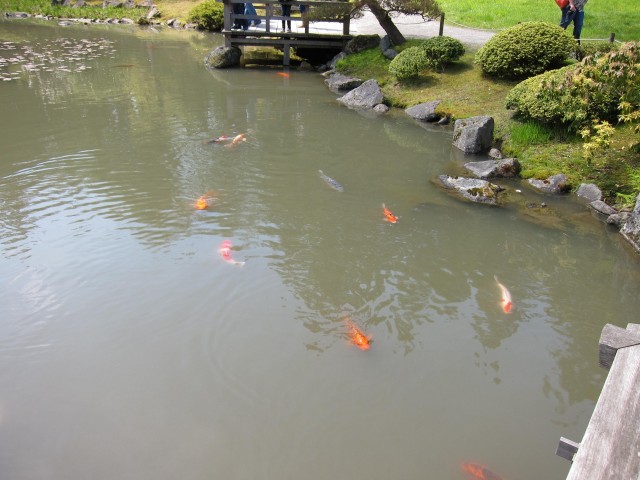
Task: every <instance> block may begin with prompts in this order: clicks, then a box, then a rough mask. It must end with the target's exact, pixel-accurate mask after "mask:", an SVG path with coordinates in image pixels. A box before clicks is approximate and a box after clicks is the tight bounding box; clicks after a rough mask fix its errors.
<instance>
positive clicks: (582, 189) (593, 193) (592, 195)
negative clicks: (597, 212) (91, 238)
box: [576, 183, 602, 202]
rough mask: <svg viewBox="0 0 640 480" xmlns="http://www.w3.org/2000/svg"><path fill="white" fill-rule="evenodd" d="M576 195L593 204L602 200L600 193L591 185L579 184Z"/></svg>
mask: <svg viewBox="0 0 640 480" xmlns="http://www.w3.org/2000/svg"><path fill="white" fill-rule="evenodd" d="M576 195H578V197H580V198H584V199H586V200H588V201H589V202H595V201H596V200H602V191H600V189H599V188H598V187H597V186H596V185H594V184H593V183H581V184H580V186H579V187H578V191H577V192H576Z"/></svg>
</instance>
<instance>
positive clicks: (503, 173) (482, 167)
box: [464, 158, 520, 178]
mask: <svg viewBox="0 0 640 480" xmlns="http://www.w3.org/2000/svg"><path fill="white" fill-rule="evenodd" d="M464 168H466V169H467V170H469V171H470V172H471V173H473V174H474V175H475V176H476V177H478V178H493V177H504V178H511V177H515V176H517V175H518V174H519V173H520V162H518V160H516V159H515V158H503V159H502V160H485V161H483V162H468V163H465V164H464Z"/></svg>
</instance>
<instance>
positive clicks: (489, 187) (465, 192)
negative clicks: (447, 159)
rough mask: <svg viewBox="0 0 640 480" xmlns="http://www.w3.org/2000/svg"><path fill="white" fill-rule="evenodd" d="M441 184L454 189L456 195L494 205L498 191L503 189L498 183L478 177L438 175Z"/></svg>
mask: <svg viewBox="0 0 640 480" xmlns="http://www.w3.org/2000/svg"><path fill="white" fill-rule="evenodd" d="M438 179H439V180H440V182H441V183H442V185H444V186H445V187H446V188H448V189H451V190H454V191H455V192H456V193H458V195H460V196H462V197H463V198H466V199H467V200H470V201H472V202H476V203H484V204H487V205H496V204H497V203H498V192H501V191H502V190H504V189H503V188H502V187H500V186H498V185H494V184H493V183H490V182H487V181H486V180H481V179H479V178H464V177H450V176H448V175H440V176H439V177H438Z"/></svg>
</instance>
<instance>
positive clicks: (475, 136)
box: [453, 115, 494, 153]
mask: <svg viewBox="0 0 640 480" xmlns="http://www.w3.org/2000/svg"><path fill="white" fill-rule="evenodd" d="M493 126H494V122H493V118H492V117H488V116H484V115H482V116H478V117H470V118H463V119H460V120H456V123H455V124H454V125H453V146H454V147H456V148H459V149H460V150H462V151H463V152H464V153H480V152H484V151H486V150H489V148H491V144H492V143H493Z"/></svg>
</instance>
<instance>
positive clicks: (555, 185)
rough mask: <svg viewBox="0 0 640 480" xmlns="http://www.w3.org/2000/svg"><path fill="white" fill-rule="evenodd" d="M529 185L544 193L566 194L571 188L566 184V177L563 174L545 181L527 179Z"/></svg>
mask: <svg viewBox="0 0 640 480" xmlns="http://www.w3.org/2000/svg"><path fill="white" fill-rule="evenodd" d="M529 185H531V186H532V187H534V188H537V189H538V190H540V191H541V192H544V193H553V194H559V193H567V192H568V191H569V190H571V186H570V185H569V184H568V183H567V176H566V175H565V174H564V173H559V174H557V175H553V176H551V177H549V178H547V179H546V180H536V179H533V178H530V179H529Z"/></svg>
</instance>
